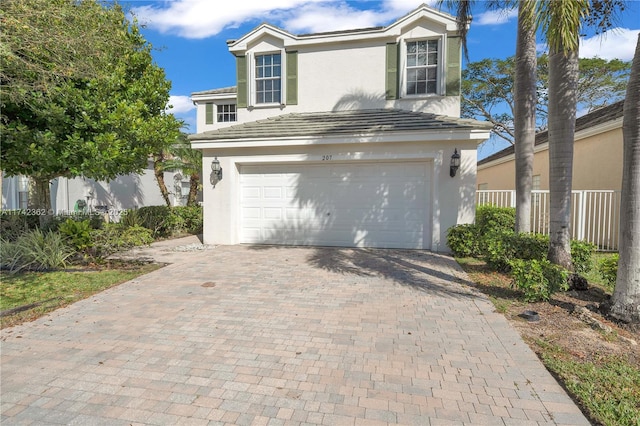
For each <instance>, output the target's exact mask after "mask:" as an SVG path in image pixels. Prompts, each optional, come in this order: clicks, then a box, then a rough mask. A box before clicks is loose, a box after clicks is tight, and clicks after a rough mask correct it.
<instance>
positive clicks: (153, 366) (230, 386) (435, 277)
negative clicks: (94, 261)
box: [1, 246, 588, 425]
mask: <svg viewBox="0 0 640 426" xmlns="http://www.w3.org/2000/svg"><path fill="white" fill-rule="evenodd" d="M155 256H156V257H159V258H163V259H165V260H168V261H172V262H175V263H173V264H172V265H170V266H167V267H165V268H163V269H160V270H158V271H156V272H153V273H151V274H149V275H146V276H143V277H140V278H139V279H137V280H134V281H130V282H128V283H126V284H123V285H121V286H119V287H116V288H113V289H110V290H108V291H105V292H103V293H101V294H99V295H96V296H95V297H91V298H90V299H87V300H84V301H81V302H79V303H76V304H74V305H72V306H70V307H68V308H65V309H62V310H59V311H57V312H55V313H53V314H51V315H49V316H47V317H44V318H41V319H40V320H38V321H36V322H33V323H29V324H24V325H22V326H19V327H14V328H11V329H6V330H3V332H2V346H1V349H2V377H1V380H2V383H1V402H2V424H3V425H12V424H78V425H92V424H121V425H128V424H157V425H178V424H241V425H245V424H246V425H249V424H263V425H267V424H268V425H272V424H273V425H278V424H305V423H306V424H325V425H331V424H347V425H354V424H367V425H375V424H396V423H398V424H417V425H434V424H473V425H478V424H516V425H525V424H588V422H587V421H586V419H585V418H584V417H583V416H582V414H581V413H580V411H579V410H578V408H577V407H576V405H575V404H573V402H572V401H571V400H570V399H569V398H568V396H567V395H566V393H565V392H564V391H563V390H562V389H561V388H560V386H558V384H557V383H556V382H555V381H554V379H553V378H552V377H551V376H550V375H549V374H548V373H547V372H546V370H544V368H543V367H542V365H541V364H540V363H539V361H538V360H537V359H536V357H535V355H534V354H533V353H532V352H531V351H530V350H529V349H528V347H527V346H526V345H525V344H524V343H523V342H522V340H521V339H520V338H519V336H518V335H517V333H516V332H515V331H514V330H513V329H512V328H511V327H510V326H509V324H508V323H507V322H506V320H505V319H504V318H503V317H502V316H501V315H500V314H497V313H494V310H493V308H492V305H491V304H490V303H489V302H488V301H487V300H486V299H485V298H484V297H482V296H480V295H478V294H476V293H474V292H473V291H471V290H470V289H469V287H467V286H466V285H464V280H465V279H466V277H465V275H464V274H463V273H462V272H461V271H460V270H459V269H458V267H457V265H456V264H455V262H453V261H452V260H451V258H448V257H445V256H439V255H434V254H431V253H428V252H421V251H403V250H351V249H332V248H276V247H246V246H230V247H215V248H211V249H209V250H206V251H200V252H195V253H182V252H178V253H176V252H167V251H162V246H161V247H160V248H156V249H155Z"/></svg>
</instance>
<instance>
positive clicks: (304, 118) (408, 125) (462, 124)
mask: <svg viewBox="0 0 640 426" xmlns="http://www.w3.org/2000/svg"><path fill="white" fill-rule="evenodd" d="M490 128H491V125H490V124H489V123H487V122H484V121H477V120H468V119H460V118H454V117H446V116H440V115H435V114H426V113H421V112H411V111H405V110H399V109H371V110H354V111H338V112H308V113H291V114H284V115H279V116H276V117H271V118H268V119H265V120H258V121H252V122H248V123H242V124H237V125H234V126H230V127H224V128H221V129H217V130H211V131H208V132H203V133H198V134H195V135H191V136H190V137H189V139H190V140H192V141H198V140H208V141H215V140H228V139H266V138H277V137H292V136H293V137H295V136H299V137H308V136H346V135H363V134H375V133H386V132H408V131H424V130H463V129H469V130H471V129H483V130H489V129H490Z"/></svg>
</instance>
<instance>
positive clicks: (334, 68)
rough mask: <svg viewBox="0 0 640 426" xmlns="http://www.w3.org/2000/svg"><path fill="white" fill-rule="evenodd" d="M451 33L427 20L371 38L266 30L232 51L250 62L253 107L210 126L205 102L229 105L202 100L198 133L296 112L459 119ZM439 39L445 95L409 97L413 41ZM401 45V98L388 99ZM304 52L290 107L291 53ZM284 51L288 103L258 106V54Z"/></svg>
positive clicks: (441, 90) (249, 88)
mask: <svg viewBox="0 0 640 426" xmlns="http://www.w3.org/2000/svg"><path fill="white" fill-rule="evenodd" d="M448 34H449V35H450V34H452V31H447V28H446V26H445V25H444V24H442V23H439V22H435V21H431V20H429V19H427V18H425V17H422V18H420V19H417V20H416V21H411V22H408V23H407V24H406V25H405V26H400V27H398V28H393V29H392V30H389V31H388V32H381V33H379V34H376V35H375V36H370V37H367V38H359V37H356V36H354V37H349V36H348V35H346V36H344V37H341V38H338V39H334V38H331V37H325V38H322V37H319V38H318V39H314V40H292V39H290V38H287V37H286V36H284V35H280V36H279V35H278V34H275V33H274V32H273V31H268V30H265V31H263V32H260V31H259V32H257V33H256V34H255V35H253V36H252V37H250V38H249V39H248V40H247V41H246V44H242V45H241V46H240V47H238V46H236V47H234V48H232V50H233V53H234V54H235V55H240V56H246V58H247V93H248V107H247V108H239V109H238V113H237V117H238V121H237V122H236V123H214V124H210V125H207V124H206V123H205V120H204V116H205V103H206V102H215V103H225V102H227V101H224V102H223V101H220V100H219V96H211V98H210V99H207V98H206V97H203V96H197V97H196V98H194V100H195V101H196V102H197V103H198V106H197V114H198V120H197V132H198V133H201V132H205V131H209V130H215V129H218V128H221V127H226V126H229V125H233V124H240V123H244V122H250V121H256V120H262V119H265V118H268V117H273V116H276V115H281V114H288V113H296V112H318V111H340V110H354V109H382V108H396V109H403V110H410V111H419V112H426V113H434V114H438V115H444V116H450V117H459V116H460V97H459V96H443V95H442V94H444V93H445V79H446V72H447V69H446V68H447V67H446V65H447V64H446V59H445V52H446V49H447V35H448ZM424 39H431V40H438V41H439V52H440V56H439V68H438V75H439V80H440V85H439V90H438V92H439V93H440V94H439V95H434V94H430V95H420V96H408V95H406V94H405V84H406V83H405V79H406V78H405V77H406V49H405V47H404V46H405V45H406V42H407V41H414V40H424ZM387 43H399V46H400V58H401V61H400V62H401V63H400V69H399V72H398V75H399V78H400V92H399V93H400V97H399V99H395V100H387V99H386V98H385V90H386V88H385V82H386V68H387V66H386V44H387ZM285 51H296V52H298V55H297V61H298V73H297V77H298V100H297V104H295V105H287V104H286V101H285V100H286V59H287V58H286V54H285ZM278 52H279V53H281V61H282V67H281V70H282V79H281V84H282V101H281V103H280V104H271V105H259V104H256V103H255V76H254V69H255V56H256V55H260V54H267V53H278Z"/></svg>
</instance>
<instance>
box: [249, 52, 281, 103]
mask: <svg viewBox="0 0 640 426" xmlns="http://www.w3.org/2000/svg"><path fill="white" fill-rule="evenodd" d="M255 64H256V69H255V76H256V104H270V103H280V102H281V99H282V98H281V75H282V69H281V68H282V67H281V65H282V63H281V56H280V53H272V54H267V55H256V60H255Z"/></svg>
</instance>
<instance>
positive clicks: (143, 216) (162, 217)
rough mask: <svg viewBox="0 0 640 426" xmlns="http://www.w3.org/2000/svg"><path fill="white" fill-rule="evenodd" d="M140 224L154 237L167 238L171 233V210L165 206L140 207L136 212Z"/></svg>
mask: <svg viewBox="0 0 640 426" xmlns="http://www.w3.org/2000/svg"><path fill="white" fill-rule="evenodd" d="M137 215H138V216H139V217H140V220H141V224H142V226H144V227H145V228H147V229H150V230H151V232H152V234H153V236H154V237H168V236H169V235H171V231H172V229H171V228H172V226H173V223H172V218H171V208H170V207H167V206H148V207H140V208H139V209H138V211H137Z"/></svg>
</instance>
